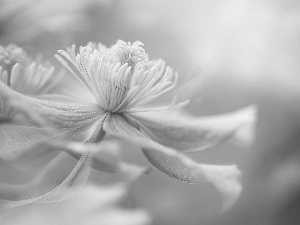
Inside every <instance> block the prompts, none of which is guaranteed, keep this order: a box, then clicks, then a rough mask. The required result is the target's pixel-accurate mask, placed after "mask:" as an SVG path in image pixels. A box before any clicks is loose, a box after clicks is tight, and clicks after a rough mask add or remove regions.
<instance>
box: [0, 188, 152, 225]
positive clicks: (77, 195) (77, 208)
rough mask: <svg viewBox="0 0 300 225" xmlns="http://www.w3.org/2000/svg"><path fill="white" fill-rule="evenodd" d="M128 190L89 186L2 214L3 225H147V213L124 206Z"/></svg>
mask: <svg viewBox="0 0 300 225" xmlns="http://www.w3.org/2000/svg"><path fill="white" fill-rule="evenodd" d="M126 192H127V190H126V187H125V186H123V185H121V184H116V185H113V186H103V187H101V186H94V185H88V186H86V187H85V188H84V189H83V190H81V191H76V192H74V191H73V192H72V193H71V195H72V198H70V199H68V200H65V201H60V202H54V203H48V204H41V203H40V204H31V205H27V206H22V207H17V208H14V209H10V210H6V211H2V212H1V213H0V221H1V224H3V225H19V224H23V225H40V224H43V225H53V224H73V225H97V224H99V225H146V224H150V217H149V215H148V213H147V212H146V211H145V210H142V209H134V208H128V207H127V208H126V207H122V204H121V203H122V201H124V200H125V199H126Z"/></svg>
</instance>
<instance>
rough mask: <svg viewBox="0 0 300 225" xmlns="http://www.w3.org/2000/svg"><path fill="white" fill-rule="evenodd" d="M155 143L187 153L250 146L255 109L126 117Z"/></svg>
mask: <svg viewBox="0 0 300 225" xmlns="http://www.w3.org/2000/svg"><path fill="white" fill-rule="evenodd" d="M126 116H127V117H128V120H133V122H135V123H136V124H137V126H138V127H139V129H140V130H141V131H142V132H144V133H146V134H147V135H148V136H150V137H151V138H152V139H153V140H155V141H157V142H159V143H160V144H162V145H166V146H169V147H172V148H175V149H177V150H180V151H184V152H193V151H199V150H203V149H205V148H208V147H212V146H216V145H219V144H221V143H223V142H224V141H227V140H229V139H230V140H236V141H238V142H240V143H245V144H250V143H251V142H252V139H253V136H254V126H255V122H256V108H255V107H254V106H249V107H246V108H243V109H240V110H238V111H235V112H231V113H226V114H221V115H216V116H206V117H192V116H188V115H186V114H183V113H180V111H177V112H170V113H165V112H151V113H134V114H127V115H126Z"/></svg>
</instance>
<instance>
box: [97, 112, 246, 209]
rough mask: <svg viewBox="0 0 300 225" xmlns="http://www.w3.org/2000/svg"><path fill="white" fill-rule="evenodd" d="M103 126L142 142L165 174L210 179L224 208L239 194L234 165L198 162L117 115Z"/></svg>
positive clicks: (192, 179) (196, 180) (192, 180)
mask: <svg viewBox="0 0 300 225" xmlns="http://www.w3.org/2000/svg"><path fill="white" fill-rule="evenodd" d="M103 126H104V127H103V128H104V130H105V131H106V132H108V133H111V134H113V135H116V136H119V137H121V138H124V139H127V140H130V141H132V142H134V143H136V144H138V145H140V146H142V148H143V151H144V153H145V155H146V157H147V159H148V160H149V161H150V162H151V163H152V164H153V165H154V166H155V167H156V168H157V169H159V170H160V171H162V172H163V173H165V174H166V175H168V176H170V177H172V178H174V179H177V180H180V181H183V182H186V183H202V182H209V183H210V184H211V185H212V186H213V187H215V188H216V189H217V190H218V191H219V192H220V193H221V194H222V197H223V199H224V203H223V205H224V207H223V208H224V209H225V208H228V207H229V206H231V205H232V204H233V203H234V202H235V200H236V199H237V197H238V196H239V194H240V191H241V186H240V182H239V175H240V172H239V170H238V169H237V168H236V166H217V165H216V166H212V165H203V164H199V163H197V162H195V161H193V160H192V159H190V158H189V157H187V156H186V155H184V154H182V153H180V152H178V151H176V150H173V149H171V148H168V147H165V146H162V145H160V144H159V143H156V142H154V141H152V140H151V139H149V138H148V137H146V136H145V135H144V134H143V133H141V132H140V131H138V130H137V129H135V128H134V127H132V126H131V125H130V124H128V123H127V122H126V121H125V119H124V118H123V117H121V116H120V115H113V116H111V117H110V118H107V119H106V121H105V123H104V125H103Z"/></svg>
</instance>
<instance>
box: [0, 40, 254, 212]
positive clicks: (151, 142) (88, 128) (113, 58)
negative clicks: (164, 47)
mask: <svg viewBox="0 0 300 225" xmlns="http://www.w3.org/2000/svg"><path fill="white" fill-rule="evenodd" d="M58 53H59V55H57V56H56V57H57V59H58V60H59V61H60V62H61V63H62V64H63V65H64V66H65V67H66V68H67V69H68V70H69V71H70V72H71V73H72V74H73V76H74V77H75V78H76V79H77V80H78V81H79V82H78V85H77V86H76V87H77V89H76V93H77V96H78V97H75V98H74V96H76V95H74V93H73V98H69V97H67V98H63V99H61V100H60V101H57V97H54V96H55V95H53V93H51V94H49V95H48V98H47V99H46V100H45V99H43V98H39V96H38V95H36V96H34V97H29V96H27V95H23V94H20V93H19V92H16V91H12V89H11V88H8V87H7V85H6V84H5V83H0V93H1V95H2V96H3V98H4V99H8V101H9V102H12V107H14V106H13V104H14V101H11V100H12V99H18V100H19V102H20V101H22V102H26V106H27V108H28V106H30V110H31V111H32V113H34V114H37V115H38V118H42V119H43V121H44V122H43V123H42V127H38V126H36V127H32V126H31V127H29V128H28V127H25V128H24V127H21V129H19V130H18V132H19V134H16V132H15V133H14V135H11V136H8V135H6V136H5V138H3V144H2V146H1V147H0V148H1V149H0V152H1V154H5V153H7V152H14V151H17V150H20V149H21V148H24V147H30V146H32V145H33V144H35V143H41V142H44V141H49V140H52V139H54V138H60V139H61V140H65V141H66V140H67V141H68V140H72V141H74V140H75V141H81V142H84V143H93V142H100V141H101V140H102V139H103V138H104V136H105V135H106V134H109V135H113V136H115V137H120V138H123V139H126V140H130V141H132V142H134V143H136V144H138V145H140V146H141V147H142V149H143V152H144V154H145V156H146V158H147V159H148V160H149V161H150V162H151V163H152V164H153V165H154V166H155V167H156V168H157V169H159V170H160V171H162V172H163V173H165V174H166V175H168V176H170V177H172V178H174V179H177V180H180V181H183V182H187V183H201V182H204V181H207V182H210V183H211V184H212V185H213V186H214V187H215V188H216V189H218V190H219V191H220V192H221V194H222V195H223V198H224V200H225V201H224V208H228V207H229V206H231V205H232V204H233V203H234V202H235V200H236V199H237V197H238V196H239V194H240V192H241V186H240V183H239V176H240V172H239V170H238V169H237V167H236V165H228V166H219V165H206V164H199V163H197V162H195V161H193V160H192V159H190V158H189V157H187V156H186V155H185V154H183V152H190V151H199V150H203V149H205V148H207V147H211V146H215V145H218V144H220V143H222V142H224V141H226V140H228V139H239V140H245V137H246V138H249V137H252V133H253V125H254V122H255V109H254V107H252V106H250V107H247V108H245V109H242V110H239V111H237V112H233V113H227V114H223V115H219V116H209V117H202V118H197V117H194V118H193V117H191V116H188V115H186V114H185V113H183V112H182V107H184V106H185V105H186V104H187V103H188V101H185V102H181V103H177V97H176V96H174V97H173V100H172V102H171V104H169V105H168V106H162V107H152V106H147V104H148V103H150V102H152V101H154V100H155V99H157V98H159V97H160V96H162V95H163V94H165V93H167V92H169V91H170V90H171V89H173V88H174V87H175V85H176V82H177V77H178V75H177V73H175V72H174V71H173V70H172V69H171V68H170V67H168V66H166V64H165V62H164V61H163V60H149V57H148V55H147V54H146V53H145V50H144V48H143V44H142V43H141V42H138V41H137V42H134V43H129V42H128V43H126V42H124V41H121V40H120V41H118V42H117V43H116V44H115V45H113V46H112V47H111V48H107V47H105V46H103V45H102V44H96V43H88V44H87V45H86V46H84V47H82V46H81V47H80V48H79V53H77V54H76V47H75V45H73V46H72V47H70V48H68V49H67V51H63V50H59V51H58ZM16 66H17V65H15V66H14V67H13V69H12V75H14V74H13V72H15V71H16V70H15V67H16ZM15 73H17V72H15ZM49 82H50V83H51V81H49ZM61 82H62V83H63V81H61ZM65 85H67V84H65ZM66 87H67V86H66ZM72 90H75V89H72ZM82 96H84V99H82ZM66 99H68V101H65V100H66ZM39 124H40V123H39ZM45 124H47V127H45V126H44V125H45ZM22 129H25V130H26V132H28V129H29V130H30V132H31V135H32V136H33V137H34V138H31V137H27V138H25V140H22V139H21V142H20V141H19V140H20V134H21V135H22V137H23V136H24V133H22ZM18 132H17V133H18ZM241 134H246V135H241ZM4 135H5V134H4ZM241 138H242V139H241ZM250 139H251V138H250ZM87 149H88V148H87ZM91 158H92V156H91V151H88V150H87V152H85V153H83V155H82V156H81V158H80V160H79V162H78V164H77V166H76V167H75V168H74V170H73V171H72V173H71V174H70V176H69V177H68V178H67V179H68V180H71V179H72V178H73V177H74V176H75V175H76V176H78V174H79V172H80V168H81V166H82V165H85V164H87V163H88V162H89V161H90V160H91ZM49 195H51V192H49ZM30 202H32V201H31V200H30ZM23 203H26V201H25V202H23Z"/></svg>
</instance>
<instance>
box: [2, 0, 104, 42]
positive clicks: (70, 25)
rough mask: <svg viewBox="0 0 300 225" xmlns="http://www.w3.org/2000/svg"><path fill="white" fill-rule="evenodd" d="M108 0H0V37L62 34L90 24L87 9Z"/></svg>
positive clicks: (23, 38)
mask: <svg viewBox="0 0 300 225" xmlns="http://www.w3.org/2000/svg"><path fill="white" fill-rule="evenodd" d="M109 3H110V0H99V1H97V0H88V1H83V0H79V1H69V0H67V1H64V2H63V3H62V2H61V1H56V0H55V1H49V0H41V1H39V0H16V1H13V2H10V1H6V0H1V1H0V40H1V41H4V42H15V43H23V42H28V41H32V39H35V38H37V37H39V36H40V35H43V34H44V33H51V34H52V35H53V34H56V35H60V36H61V37H63V36H66V35H68V36H69V35H70V34H71V33H73V32H78V31H81V32H82V31H87V30H88V29H89V28H90V22H89V21H90V17H89V15H88V10H89V9H91V8H93V7H103V6H107V5H108V4H109Z"/></svg>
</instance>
